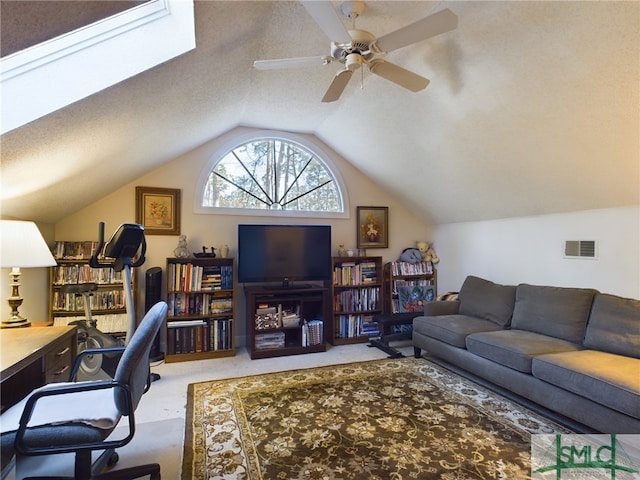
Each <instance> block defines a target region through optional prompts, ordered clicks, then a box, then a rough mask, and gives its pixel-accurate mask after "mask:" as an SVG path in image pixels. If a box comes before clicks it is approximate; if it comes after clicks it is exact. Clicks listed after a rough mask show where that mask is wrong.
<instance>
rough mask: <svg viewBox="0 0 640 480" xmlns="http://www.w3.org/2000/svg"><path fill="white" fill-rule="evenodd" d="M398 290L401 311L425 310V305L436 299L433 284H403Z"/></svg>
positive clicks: (399, 309)
mask: <svg viewBox="0 0 640 480" xmlns="http://www.w3.org/2000/svg"><path fill="white" fill-rule="evenodd" d="M396 289H397V291H398V311H399V312H424V305H425V303H427V302H432V301H433V300H435V299H436V287H434V286H433V285H402V286H398V287H396Z"/></svg>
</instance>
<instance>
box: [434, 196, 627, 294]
mask: <svg viewBox="0 0 640 480" xmlns="http://www.w3.org/2000/svg"><path fill="white" fill-rule="evenodd" d="M565 240H596V242H597V257H598V258H597V259H595V260H593V259H568V258H564V241H565ZM434 247H435V249H436V252H437V253H438V256H439V257H440V259H441V261H440V264H439V265H438V291H439V293H443V292H446V291H457V290H459V289H460V285H462V282H463V281H464V279H465V277H466V276H467V275H477V276H480V277H483V278H486V279H488V280H492V281H494V282H498V283H508V284H518V283H532V284H541V285H556V286H567V287H568V286H571V287H593V288H596V289H598V290H600V291H601V292H603V293H611V294H614V295H621V296H626V297H634V298H640V207H638V206H635V207H625V208H612V209H603V210H589V211H581V212H574V213H563V214H556V215H544V216H535V217H524V218H512V219H503V220H492V221H483V222H469V223H455V224H447V225H440V226H438V227H437V228H436V231H435V234H434Z"/></svg>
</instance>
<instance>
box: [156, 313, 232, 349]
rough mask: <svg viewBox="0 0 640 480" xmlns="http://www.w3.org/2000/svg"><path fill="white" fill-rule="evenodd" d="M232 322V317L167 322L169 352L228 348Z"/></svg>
mask: <svg viewBox="0 0 640 480" xmlns="http://www.w3.org/2000/svg"><path fill="white" fill-rule="evenodd" d="M232 323H233V320H232V319H231V318H227V319H210V320H204V319H200V320H185V321H182V320H179V321H170V322H167V354H169V355H174V354H182V353H201V352H214V351H217V350H228V349H229V348H231V335H232V334H233V333H232Z"/></svg>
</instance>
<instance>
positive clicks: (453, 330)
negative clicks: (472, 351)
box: [413, 315, 501, 348]
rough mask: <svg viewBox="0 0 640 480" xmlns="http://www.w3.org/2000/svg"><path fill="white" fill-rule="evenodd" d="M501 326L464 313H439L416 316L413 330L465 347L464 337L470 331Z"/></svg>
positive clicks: (498, 328)
mask: <svg viewBox="0 0 640 480" xmlns="http://www.w3.org/2000/svg"><path fill="white" fill-rule="evenodd" d="M500 328H501V327H499V326H498V325H496V324H495V323H493V322H490V321H488V320H483V319H481V318H476V317H468V316H466V315H440V316H437V317H416V318H414V319H413V331H414V332H415V333H420V334H422V335H426V336H428V337H431V338H435V339H437V340H440V341H441V342H444V343H448V344H449V345H453V346H454V347H458V348H465V343H464V339H465V338H466V337H467V335H469V334H470V333H474V332H490V331H494V330H500Z"/></svg>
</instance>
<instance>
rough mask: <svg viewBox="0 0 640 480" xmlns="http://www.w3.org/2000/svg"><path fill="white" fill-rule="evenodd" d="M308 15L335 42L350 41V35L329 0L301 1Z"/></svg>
mask: <svg viewBox="0 0 640 480" xmlns="http://www.w3.org/2000/svg"><path fill="white" fill-rule="evenodd" d="M300 3H302V6H304V8H306V9H307V12H309V15H311V17H312V18H313V19H314V20H315V22H316V23H317V24H318V26H319V27H320V28H321V29H322V31H323V32H324V33H325V35H326V36H327V37H329V40H331V41H333V42H335V43H350V42H351V36H350V35H349V32H348V31H347V29H346V28H345V27H344V25H343V24H342V21H341V20H340V17H339V16H338V13H337V12H336V10H335V9H334V8H333V5H332V4H331V2H329V1H318V0H306V1H301V2H300Z"/></svg>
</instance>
